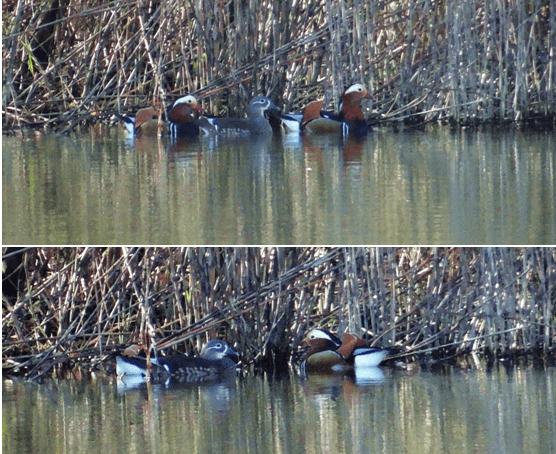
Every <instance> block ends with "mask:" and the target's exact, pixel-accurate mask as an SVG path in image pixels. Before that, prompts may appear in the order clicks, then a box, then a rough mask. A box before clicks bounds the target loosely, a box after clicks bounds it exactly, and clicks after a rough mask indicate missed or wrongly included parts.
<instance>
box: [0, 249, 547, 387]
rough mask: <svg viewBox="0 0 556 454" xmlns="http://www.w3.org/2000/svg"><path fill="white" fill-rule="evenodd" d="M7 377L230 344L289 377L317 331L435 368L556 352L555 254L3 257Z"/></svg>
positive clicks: (65, 253)
mask: <svg viewBox="0 0 556 454" xmlns="http://www.w3.org/2000/svg"><path fill="white" fill-rule="evenodd" d="M3 252H4V257H3V258H4V269H5V274H4V275H3V284H4V285H3V296H2V368H3V372H4V373H7V374H13V373H25V374H27V376H30V377H37V376H43V375H45V374H47V373H48V372H50V371H52V370H53V369H54V370H58V371H61V370H65V371H67V370H72V369H74V368H75V366H76V365H79V364H85V365H87V367H93V368H98V367H100V366H101V365H102V364H103V362H104V361H105V360H106V359H107V358H110V357H111V356H112V355H113V354H114V353H116V352H121V351H122V350H123V349H124V348H125V347H127V346H129V345H130V344H133V343H135V344H140V345H142V346H144V347H146V348H155V349H157V350H158V351H161V352H162V351H163V352H165V353H171V352H173V351H180V352H186V353H196V352H198V351H199V349H200V346H201V345H202V344H203V343H204V342H205V341H206V340H207V339H208V338H211V337H223V338H226V339H228V340H229V341H230V342H232V343H233V344H234V345H235V346H236V347H237V349H238V350H239V351H240V352H241V355H242V359H243V362H244V364H245V365H246V366H248V367H252V368H255V369H265V370H275V371H286V370H288V364H289V363H290V361H291V360H292V358H294V357H295V356H296V355H295V353H296V351H297V349H298V347H299V346H300V344H301V342H302V340H303V337H304V335H305V334H306V332H307V330H308V329H309V328H310V327H313V326H319V327H326V328H329V329H331V330H332V331H335V332H339V333H343V332H345V331H351V332H354V333H357V334H359V335H361V336H363V337H365V338H366V339H368V340H369V341H371V342H372V344H373V345H376V346H380V347H385V348H389V349H391V352H392V355H393V356H394V357H397V358H400V359H401V358H405V359H407V360H420V361H423V362H432V361H445V360H448V359H450V358H452V357H454V356H457V355H462V354H465V353H471V352H477V353H482V354H485V355H487V356H488V357H490V358H496V357H510V356H512V355H516V354H522V353H531V354H536V355H540V356H547V355H549V353H550V354H551V355H552V356H553V355H554V352H555V350H556V332H555V327H556V310H555V305H554V301H556V249H555V248H456V247H453V248H410V247H404V248H324V247H318V248H276V247H268V248H191V247H183V248H157V247H153V248H126V247H124V248H116V247H111V248H90V247H83V248H32V249H28V250H23V251H18V250H4V251H3Z"/></svg>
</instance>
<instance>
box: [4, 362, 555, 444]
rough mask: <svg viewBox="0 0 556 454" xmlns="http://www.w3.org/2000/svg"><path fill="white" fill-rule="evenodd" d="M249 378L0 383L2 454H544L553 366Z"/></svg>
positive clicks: (549, 440) (551, 438)
mask: <svg viewBox="0 0 556 454" xmlns="http://www.w3.org/2000/svg"><path fill="white" fill-rule="evenodd" d="M384 374H385V375H384V377H382V378H381V379H379V380H376V381H374V382H373V383H370V384H365V385H360V384H357V383H356V382H355V381H354V380H352V379H349V378H346V377H322V376H311V377H309V378H308V379H307V380H301V379H300V378H298V377H296V376H287V377H284V378H282V379H272V378H268V377H253V376H247V377H243V378H238V379H237V380H234V381H232V382H231V383H227V384H215V385H208V386H186V387H171V388H165V387H164V386H150V387H147V386H141V387H138V388H134V389H129V390H124V389H121V388H120V389H118V387H117V386H116V381H115V380H113V379H111V378H108V379H104V380H96V381H92V382H85V381H57V382H55V381H51V382H47V383H46V384H44V385H36V384H31V383H18V382H8V381H5V380H4V381H3V385H2V386H3V393H2V395H3V404H2V410H3V431H2V438H3V450H4V452H6V453H16V452H17V453H20V452H43V453H49V452H53V453H54V452H75V453H81V452H83V453H88V454H89V453H92V452H93V453H94V452H103V453H105V452H118V453H125V452H137V451H138V450H141V451H143V452H183V451H187V452H195V453H207V452H208V453H210V452H215V453H216V452H219V453H221V452H227V453H235V452H244V453H250V452H252V453H260V452H266V453H271V452H292V453H297V452H338V453H344V452H345V453H368V452H400V453H417V454H418V453H458V454H461V453H466V452H469V453H471V452H506V453H522V452H528V453H543V454H544V453H548V452H554V451H555V448H556V433H555V432H554V430H553V428H554V427H555V426H556V407H555V406H554V402H555V401H556V396H555V395H554V389H555V384H556V373H555V370H554V368H547V369H534V368H513V369H504V368H502V367H500V368H497V369H494V370H491V371H486V372H485V371H484V370H463V369H453V370H445V371H443V372H439V373H434V372H426V371H418V370H415V371H414V372H398V371H396V372H393V371H391V370H384Z"/></svg>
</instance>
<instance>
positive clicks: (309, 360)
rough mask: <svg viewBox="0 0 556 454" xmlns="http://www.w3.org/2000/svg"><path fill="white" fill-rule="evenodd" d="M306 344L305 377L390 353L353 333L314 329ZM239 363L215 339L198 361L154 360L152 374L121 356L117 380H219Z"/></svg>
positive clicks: (141, 362) (368, 364) (366, 364)
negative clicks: (146, 378)
mask: <svg viewBox="0 0 556 454" xmlns="http://www.w3.org/2000/svg"><path fill="white" fill-rule="evenodd" d="M305 343H306V344H307V346H308V349H307V351H306V352H305V354H304V355H303V359H302V362H301V365H300V370H301V373H302V375H307V374H311V373H321V374H322V373H325V374H329V373H338V372H346V371H349V370H352V369H356V370H357V369H364V368H372V367H376V366H378V365H379V364H380V363H381V362H382V360H383V359H384V358H385V356H386V354H387V353H388V352H387V351H386V350H380V349H376V348H371V347H368V346H367V344H366V343H365V341H364V340H363V339H361V338H360V337H359V336H356V335H354V334H351V333H346V334H344V337H343V339H342V340H340V339H339V338H338V337H337V336H335V335H334V334H332V333H330V332H329V331H327V330H324V329H313V330H311V331H310V332H309V333H308V334H307V336H306V338H305ZM238 360H239V354H238V353H237V351H235V350H234V349H233V348H232V347H231V346H230V345H229V344H228V343H227V342H225V341H223V340H219V339H213V340H211V341H209V342H208V343H207V344H206V345H205V346H204V347H203V349H202V350H201V354H200V357H198V358H197V357H190V356H184V355H174V356H170V357H161V358H157V359H151V367H150V375H149V372H148V368H147V364H146V359H144V358H139V357H126V356H118V357H117V358H116V373H117V375H118V377H124V376H135V377H137V376H141V377H149V380H152V381H154V382H163V381H166V380H167V379H169V378H170V377H176V378H178V379H180V380H182V381H186V382H201V381H216V380H219V379H223V378H225V377H227V376H230V375H232V374H235V372H236V370H237V364H236V363H237V361H238Z"/></svg>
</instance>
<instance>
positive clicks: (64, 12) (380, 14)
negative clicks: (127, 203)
mask: <svg viewBox="0 0 556 454" xmlns="http://www.w3.org/2000/svg"><path fill="white" fill-rule="evenodd" d="M552 6H553V5H549V4H546V2H544V1H542V0H535V1H533V2H529V3H523V2H504V1H502V0H499V1H498V0H497V1H495V2H479V3H477V2H473V1H471V0H465V1H463V2H459V3H457V4H452V3H445V4H437V3H435V2H428V1H419V2H407V1H396V2H378V3H377V2H371V3H368V2H367V3H365V2H361V1H359V0H342V1H340V2H330V0H301V1H293V0H282V1H278V2H276V1H275V2H270V1H269V0H257V1H253V2H247V3H246V2H231V1H227V0H223V1H220V2H200V3H199V2H186V3H180V2H163V3H158V4H154V3H147V4H143V3H136V2H119V3H118V4H110V5H104V4H99V3H98V2H95V1H93V0H72V1H70V2H69V3H68V4H64V5H61V4H60V3H59V2H53V3H51V4H49V3H45V2H42V3H39V4H37V3H36V2H31V1H30V0H19V1H18V2H8V3H7V4H6V5H5V8H4V16H3V26H4V27H3V29H5V30H8V31H9V33H8V34H7V35H5V36H4V38H3V44H4V46H3V59H4V61H5V62H7V64H6V65H4V66H3V81H4V84H3V85H4V94H5V95H4V97H3V124H4V126H5V127H6V126H7V127H10V128H11V127H15V126H17V127H21V126H23V125H33V124H34V125H36V126H44V125H48V126H54V127H56V128H58V129H64V128H65V129H68V128H72V127H74V126H75V125H76V124H79V123H84V122H97V121H99V120H103V119H108V118H110V116H111V115H112V113H113V112H115V111H121V110H124V111H128V110H129V111H134V110H137V109H138V108H139V107H143V106H145V105H147V104H151V103H152V102H156V103H163V104H166V105H168V104H170V103H171V102H172V101H173V100H175V99H176V97H177V96H179V95H183V94H184V93H186V92H189V93H192V94H195V95H197V96H199V97H207V99H206V101H205V105H206V107H207V109H208V110H212V112H213V113H215V114H238V113H242V111H243V109H244V106H245V105H246V103H247V102H248V100H249V98H250V97H251V96H253V95H254V94H256V93H263V94H267V95H270V96H271V97H272V98H273V100H274V101H276V102H278V103H279V104H283V105H284V108H285V109H286V110H294V109H298V108H300V107H302V106H303V105H304V104H306V103H307V102H309V101H310V100H312V99H315V98H316V97H321V98H324V99H325V101H326V103H327V105H328V107H330V108H333V107H334V106H336V103H337V102H338V96H339V94H340V93H341V91H342V90H343V89H344V88H345V87H346V86H347V85H349V84H351V83H353V82H356V81H357V82H363V83H365V84H367V85H368V86H369V87H370V88H371V91H372V92H373V93H374V96H375V102H374V103H373V104H371V106H372V108H373V110H374V111H373V116H374V117H376V119H377V120H389V119H394V120H405V121H408V122H415V121H419V122H422V121H436V120H441V121H453V122H459V123H469V124H472V123H480V122H483V121H493V120H502V121H505V120H514V121H516V120H517V121H520V120H524V119H528V118H529V119H533V120H534V119H535V118H537V117H541V116H544V117H548V118H553V116H554V113H555V110H556V109H555V107H556V106H555V103H556V99H555V96H554V92H555V90H554V86H555V80H556V72H555V71H554V59H553V58H551V55H553V53H554V50H553V45H554V43H553V40H550V39H549V37H550V36H553V35H554V28H555V27H556V25H555V24H556V20H555V14H556V13H555V12H554V8H553V7H552Z"/></svg>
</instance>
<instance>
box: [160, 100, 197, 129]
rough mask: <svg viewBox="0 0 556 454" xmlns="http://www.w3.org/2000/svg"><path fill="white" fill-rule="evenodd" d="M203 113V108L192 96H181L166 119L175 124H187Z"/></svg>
mask: <svg viewBox="0 0 556 454" xmlns="http://www.w3.org/2000/svg"><path fill="white" fill-rule="evenodd" d="M202 112H203V108H202V107H201V105H200V104H198V103H197V99H196V98H195V96H193V95H187V96H182V97H181V98H179V99H177V100H176V102H175V103H174V105H173V106H172V108H171V109H170V112H169V113H168V119H169V120H170V121H171V122H173V123H176V124H180V123H188V122H190V121H191V120H192V119H193V118H196V117H198V116H199V114H200V113H202Z"/></svg>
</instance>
